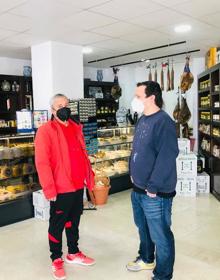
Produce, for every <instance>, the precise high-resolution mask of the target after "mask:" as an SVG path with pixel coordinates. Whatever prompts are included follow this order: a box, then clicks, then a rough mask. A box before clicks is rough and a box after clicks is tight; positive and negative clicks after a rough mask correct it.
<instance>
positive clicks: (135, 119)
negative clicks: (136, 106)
mask: <svg viewBox="0 0 220 280" xmlns="http://www.w3.org/2000/svg"><path fill="white" fill-rule="evenodd" d="M137 120H138V113H137V112H134V124H136V123H137Z"/></svg>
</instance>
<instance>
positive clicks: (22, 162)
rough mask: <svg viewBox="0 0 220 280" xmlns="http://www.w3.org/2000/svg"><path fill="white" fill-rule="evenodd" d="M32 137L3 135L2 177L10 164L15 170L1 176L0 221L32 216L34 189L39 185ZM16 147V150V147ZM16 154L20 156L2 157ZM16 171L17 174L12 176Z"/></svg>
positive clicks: (2, 222)
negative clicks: (4, 175) (4, 176)
mask: <svg viewBox="0 0 220 280" xmlns="http://www.w3.org/2000/svg"><path fill="white" fill-rule="evenodd" d="M33 141H34V135H33V134H28V135H17V134H16V135H13V136H9V137H7V136H3V137H0V145H1V160H0V165H1V170H2V173H1V177H3V174H6V176H7V173H6V171H7V167H10V171H11V172H13V173H11V172H10V173H11V174H9V173H8V176H7V177H6V178H1V179H0V225H7V224H11V223H14V222H17V221H22V220H24V219H27V218H31V217H33V205H32V192H33V191H35V190H37V189H39V184H38V176H37V172H36V170H35V166H34V155H33V147H34V146H33ZM15 147H16V150H14V148H15ZM11 148H12V149H13V150H11ZM20 153H22V154H20ZM28 153H29V155H28ZM15 155H17V157H13V158H8V159H5V158H3V157H12V156H15ZM17 167H20V169H21V170H18V169H17ZM4 170H5V171H4ZM28 170H30V172H28ZM4 172H5V173H4ZM15 172H16V173H15ZM18 172H19V173H20V174H18ZM22 173H23V174H22ZM13 174H14V175H18V176H13Z"/></svg>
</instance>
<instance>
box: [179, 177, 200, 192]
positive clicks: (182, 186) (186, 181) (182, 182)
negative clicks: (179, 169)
mask: <svg viewBox="0 0 220 280" xmlns="http://www.w3.org/2000/svg"><path fill="white" fill-rule="evenodd" d="M176 194H177V195H179V196H190V197H195V196H196V177H182V178H178V180H177V185H176Z"/></svg>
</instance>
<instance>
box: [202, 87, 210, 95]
mask: <svg viewBox="0 0 220 280" xmlns="http://www.w3.org/2000/svg"><path fill="white" fill-rule="evenodd" d="M209 92H210V88H205V89H200V90H199V94H201V93H209Z"/></svg>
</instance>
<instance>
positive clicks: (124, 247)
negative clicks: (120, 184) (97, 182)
mask: <svg viewBox="0 0 220 280" xmlns="http://www.w3.org/2000/svg"><path fill="white" fill-rule="evenodd" d="M173 230H174V233H175V236H176V263H175V273H174V279H175V280H220V202H218V201H217V200H216V199H215V198H214V197H212V196H211V195H210V196H200V197H197V198H180V197H178V198H175V202H174V209H173ZM64 242H65V240H64ZM80 245H81V249H82V250H83V251H84V252H85V253H87V254H88V255H91V256H93V257H95V258H96V261H97V264H96V265H95V266H94V267H88V268H85V267H78V266H74V267H73V266H71V265H66V271H67V275H68V279H73V280H74V279H76V280H113V279H114V280H147V279H149V276H150V273H147V272H145V271H144V272H138V273H131V272H128V271H127V270H126V268H125V265H126V263H127V262H128V261H130V260H132V259H134V258H135V256H136V255H137V247H138V238H137V232H136V228H135V226H134V224H133V219H132V212H131V205H130V191H126V192H122V193H119V194H115V195H112V196H110V199H109V202H108V204H107V205H106V206H104V207H101V208H99V209H98V211H86V212H85V214H84V215H83V218H82V222H81V239H80ZM64 248H65V250H64V251H66V247H64ZM48 256H49V253H48V244H47V222H42V221H39V220H35V219H30V220H27V221H24V222H21V223H17V224H14V225H11V226H7V227H3V228H1V229H0V280H46V279H52V277H51V274H50V260H49V257H48Z"/></svg>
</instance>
